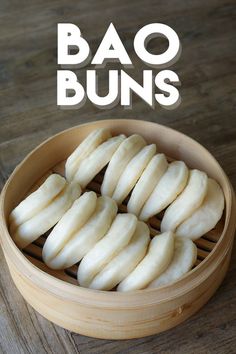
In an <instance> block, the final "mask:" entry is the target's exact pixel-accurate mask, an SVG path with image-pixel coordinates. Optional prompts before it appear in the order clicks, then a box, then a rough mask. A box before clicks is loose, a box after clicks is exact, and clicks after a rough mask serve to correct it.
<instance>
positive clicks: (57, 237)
mask: <svg viewBox="0 0 236 354" xmlns="http://www.w3.org/2000/svg"><path fill="white" fill-rule="evenodd" d="M96 204H97V196H96V193H94V192H87V193H84V194H83V195H82V196H81V197H80V198H78V199H76V201H75V202H74V204H73V205H72V207H71V208H70V209H69V210H68V211H67V212H66V213H65V214H64V215H63V217H62V218H61V220H60V221H59V222H58V224H57V225H56V226H55V227H54V228H53V230H52V232H51V233H50V234H49V236H48V237H47V240H46V242H45V244H44V247H43V253H42V256H43V260H44V262H45V263H46V264H47V265H49V266H50V260H51V259H53V258H54V257H55V256H56V255H57V254H58V253H59V252H60V251H61V250H62V248H63V247H64V246H65V245H66V243H67V242H68V241H69V240H70V239H71V237H73V235H74V234H75V232H76V231H77V230H79V229H81V227H83V226H84V224H85V223H86V222H87V221H88V219H89V218H90V216H91V215H92V214H93V212H94V210H95V208H96Z"/></svg>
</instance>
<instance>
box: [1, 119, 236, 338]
mask: <svg viewBox="0 0 236 354" xmlns="http://www.w3.org/2000/svg"><path fill="white" fill-rule="evenodd" d="M100 127H106V128H108V129H110V130H111V132H112V134H114V135H115V134H119V133H124V134H126V135H130V134H132V133H138V134H141V135H142V136H143V137H144V138H145V139H146V140H147V142H149V143H156V144H157V148H158V151H160V152H164V153H165V154H166V155H167V156H170V157H171V158H172V159H178V160H183V161H185V162H186V164H187V165H188V166H189V167H190V168H198V169H201V170H203V171H205V172H206V173H207V174H208V175H209V176H210V177H212V178H214V179H216V180H217V181H218V183H219V184H220V185H221V187H222V189H223V191H224V196H225V202H226V206H225V211H224V215H223V217H222V219H221V221H220V222H219V223H218V224H217V226H216V227H215V229H214V230H212V231H210V232H209V233H207V234H206V235H205V236H204V237H203V238H201V239H200V240H198V241H196V244H197V247H198V259H197V262H196V264H195V266H194V268H193V269H192V270H191V271H190V272H189V273H187V274H186V275H185V276H183V277H182V278H181V279H180V280H178V281H177V282H174V283H172V284H169V285H167V286H163V287H160V288H157V289H146V290H139V291H132V292H127V293H119V292H115V291H110V292H108V291H98V290H91V289H85V288H82V287H79V286H78V284H77V281H76V271H77V267H78V265H75V266H73V267H71V268H69V269H67V270H65V271H53V270H50V269H49V268H47V266H46V265H45V264H44V263H43V262H42V258H41V252H42V246H43V243H44V242H45V237H40V238H39V239H38V240H37V241H36V242H34V243H33V244H31V245H30V246H28V247H27V248H26V249H25V250H24V252H21V251H20V250H19V249H18V248H17V247H16V245H15V244H14V242H13V241H12V239H11V236H10V235H9V232H8V215H9V213H10V211H11V210H12V209H13V208H14V207H15V206H16V205H17V204H18V203H19V202H20V201H21V200H22V198H24V197H25V196H26V195H27V193H29V191H30V190H31V191H32V189H34V188H36V187H37V186H38V185H39V183H42V181H43V180H44V179H45V178H46V177H47V176H48V175H49V174H50V173H52V172H63V165H64V161H65V159H66V158H67V157H68V156H69V154H70V153H71V152H72V151H73V150H74V149H75V148H76V146H77V145H78V144H79V143H80V142H81V141H82V140H83V139H84V138H85V137H86V136H87V135H88V134H89V133H90V132H91V131H92V130H94V129H96V128H100ZM101 180H102V175H101V174H100V175H98V176H96V178H95V179H94V181H92V183H90V184H89V186H88V189H90V190H95V191H96V192H99V188H100V184H101ZM125 208H126V207H125V205H123V206H121V209H122V211H124V210H125ZM0 213H1V214H0V218H1V223H0V225H1V245H2V248H3V252H4V255H5V258H6V261H7V264H8V267H9V271H10V274H11V276H12V279H13V281H14V283H15V285H16V287H17V288H18V290H19V291H20V293H21V294H22V296H23V297H24V298H25V300H26V301H27V302H28V303H29V304H30V305H31V306H32V307H33V308H34V309H35V310H36V311H38V312H39V313H40V314H41V315H43V316H44V317H46V318H47V319H48V320H50V321H52V322H54V323H56V324H57V325H59V326H62V327H64V328H66V329H68V330H70V331H73V332H76V333H80V334H83V335H87V336H92V337H97V338H104V339H129V338H138V337H143V336H148V335H152V334H155V333H159V332H162V331H165V330H167V329H169V328H171V327H174V326H176V325H177V324H179V323H181V322H183V321H184V320H185V319H187V318H188V317H190V316H191V315H192V314H194V313H195V312H196V311H198V310H199V309H200V308H201V307H202V306H203V305H204V304H205V303H206V302H207V301H208V300H209V299H210V297H211V296H212V295H213V294H214V292H215V291H216V289H217V288H218V287H219V285H220V284H221V282H222V280H223V278H224V276H225V274H226V271H227V268H228V264H229V260H230V255H231V250H232V244H233V236H234V231H235V199H234V193H233V190H232V187H231V185H230V182H229V180H228V178H227V176H226V175H225V173H224V171H223V170H222V168H221V167H220V165H219V164H218V162H217V161H216V160H215V159H214V157H213V156H212V155H211V154H210V153H209V152H208V151H207V150H206V149H205V148H204V147H202V146H201V145H200V144H198V143H197V142H196V141H194V140H192V139H190V138H189V137H187V136H185V135H183V134H181V133H179V132H177V131H175V130H172V129H169V128H167V127H165V126H161V125H158V124H155V123H151V122H144V121H138V120H130V119H129V120H123V119H119V120H103V121H97V122H92V123H88V124H84V125H79V126H76V127H74V128H71V129H68V130H66V131H63V132H61V133H59V134H57V135H55V136H53V137H52V138H50V139H48V140H47V141H45V142H44V143H42V144H41V145H40V146H38V147H37V148H36V149H34V150H33V151H32V152H31V153H30V154H29V155H28V156H27V157H26V158H25V159H24V160H23V162H22V163H21V164H20V165H19V166H17V167H16V169H15V170H14V172H13V173H12V175H11V176H10V178H9V180H8V181H7V183H6V185H5V187H4V189H3V191H2V194H1V204H0ZM159 218H160V217H159ZM159 225H160V220H158V218H157V217H155V218H152V219H151V221H150V223H149V226H150V229H151V233H152V234H155V233H157V232H158V229H159Z"/></svg>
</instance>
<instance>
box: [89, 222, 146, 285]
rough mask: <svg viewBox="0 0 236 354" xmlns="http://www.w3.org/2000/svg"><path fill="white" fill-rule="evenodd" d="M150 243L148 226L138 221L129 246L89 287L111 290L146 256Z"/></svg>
mask: <svg viewBox="0 0 236 354" xmlns="http://www.w3.org/2000/svg"><path fill="white" fill-rule="evenodd" d="M149 241H150V233H149V228H148V226H147V225H146V224H145V223H143V222H141V221H138V223H137V227H136V230H135V233H134V235H133V236H132V239H131V240H130V242H129V244H128V245H127V246H126V247H125V248H124V249H123V250H122V251H121V252H120V253H119V254H118V255H117V256H115V257H114V258H113V259H112V260H111V261H110V262H109V263H108V264H107V265H106V266H105V267H104V268H103V269H102V270H101V271H100V272H99V273H98V274H97V275H96V276H95V278H94V279H93V280H92V282H91V283H90V285H89V287H90V288H91V289H98V290H111V289H113V288H114V287H115V286H116V285H117V284H119V283H120V282H121V281H122V280H123V279H124V278H126V277H127V276H128V275H129V274H130V273H131V272H132V271H133V269H134V268H135V267H136V266H137V265H138V263H139V262H140V261H141V260H142V259H143V257H144V256H145V254H146V251H147V246H148V244H149Z"/></svg>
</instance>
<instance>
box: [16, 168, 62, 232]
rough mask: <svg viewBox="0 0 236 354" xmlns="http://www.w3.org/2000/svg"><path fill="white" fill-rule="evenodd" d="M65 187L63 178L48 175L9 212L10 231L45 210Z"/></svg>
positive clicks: (54, 174) (56, 175)
mask: <svg viewBox="0 0 236 354" xmlns="http://www.w3.org/2000/svg"><path fill="white" fill-rule="evenodd" d="M65 185H66V180H65V178H63V177H61V176H60V175H58V174H56V173H53V174H52V175H50V176H49V177H48V178H47V179H46V180H45V181H44V183H43V184H42V185H41V186H40V187H39V188H38V189H37V190H36V191H35V192H33V193H31V194H30V195H29V196H28V197H27V198H25V199H24V200H23V201H22V202H21V203H20V204H19V205H17V207H16V208H15V209H14V210H13V211H12V212H11V214H10V216H9V221H10V224H11V231H13V229H14V228H15V227H16V226H19V225H20V224H23V223H24V222H26V221H27V220H29V219H30V218H32V217H33V216H35V215H36V214H37V213H38V212H39V211H41V210H42V209H43V208H45V207H46V206H47V205H48V204H49V203H50V202H51V201H52V200H53V199H54V198H55V197H56V196H57V195H58V194H59V193H60V192H61V191H62V189H63V188H64V187H65Z"/></svg>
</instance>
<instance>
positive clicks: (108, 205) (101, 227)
mask: <svg viewBox="0 0 236 354" xmlns="http://www.w3.org/2000/svg"><path fill="white" fill-rule="evenodd" d="M81 198H82V197H81ZM82 213H83V212H82ZM116 213H117V205H116V203H115V201H114V200H112V199H111V198H108V197H105V196H103V197H99V198H98V199H97V204H96V209H95V211H94V213H93V214H92V215H91V216H90V218H89V219H87V221H86V222H85V223H84V225H83V227H81V228H80V229H79V230H77V231H76V232H75V233H74V234H73V235H72V237H71V238H70V240H69V241H68V242H67V243H66V244H65V245H64V247H63V248H62V249H61V250H60V252H58V254H56V255H55V257H54V258H53V259H50V260H48V261H47V262H46V263H47V265H48V266H49V267H50V268H53V269H65V268H68V267H71V266H72V265H74V264H75V263H77V262H79V261H80V260H81V259H82V258H83V257H84V256H85V255H86V254H87V253H88V252H89V251H90V250H91V249H92V248H93V247H94V245H95V244H96V243H97V242H98V241H99V240H100V239H101V238H102V237H103V236H104V235H105V234H106V233H107V231H108V230H109V228H110V226H111V223H112V221H113V219H114V217H115V216H116Z"/></svg>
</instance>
